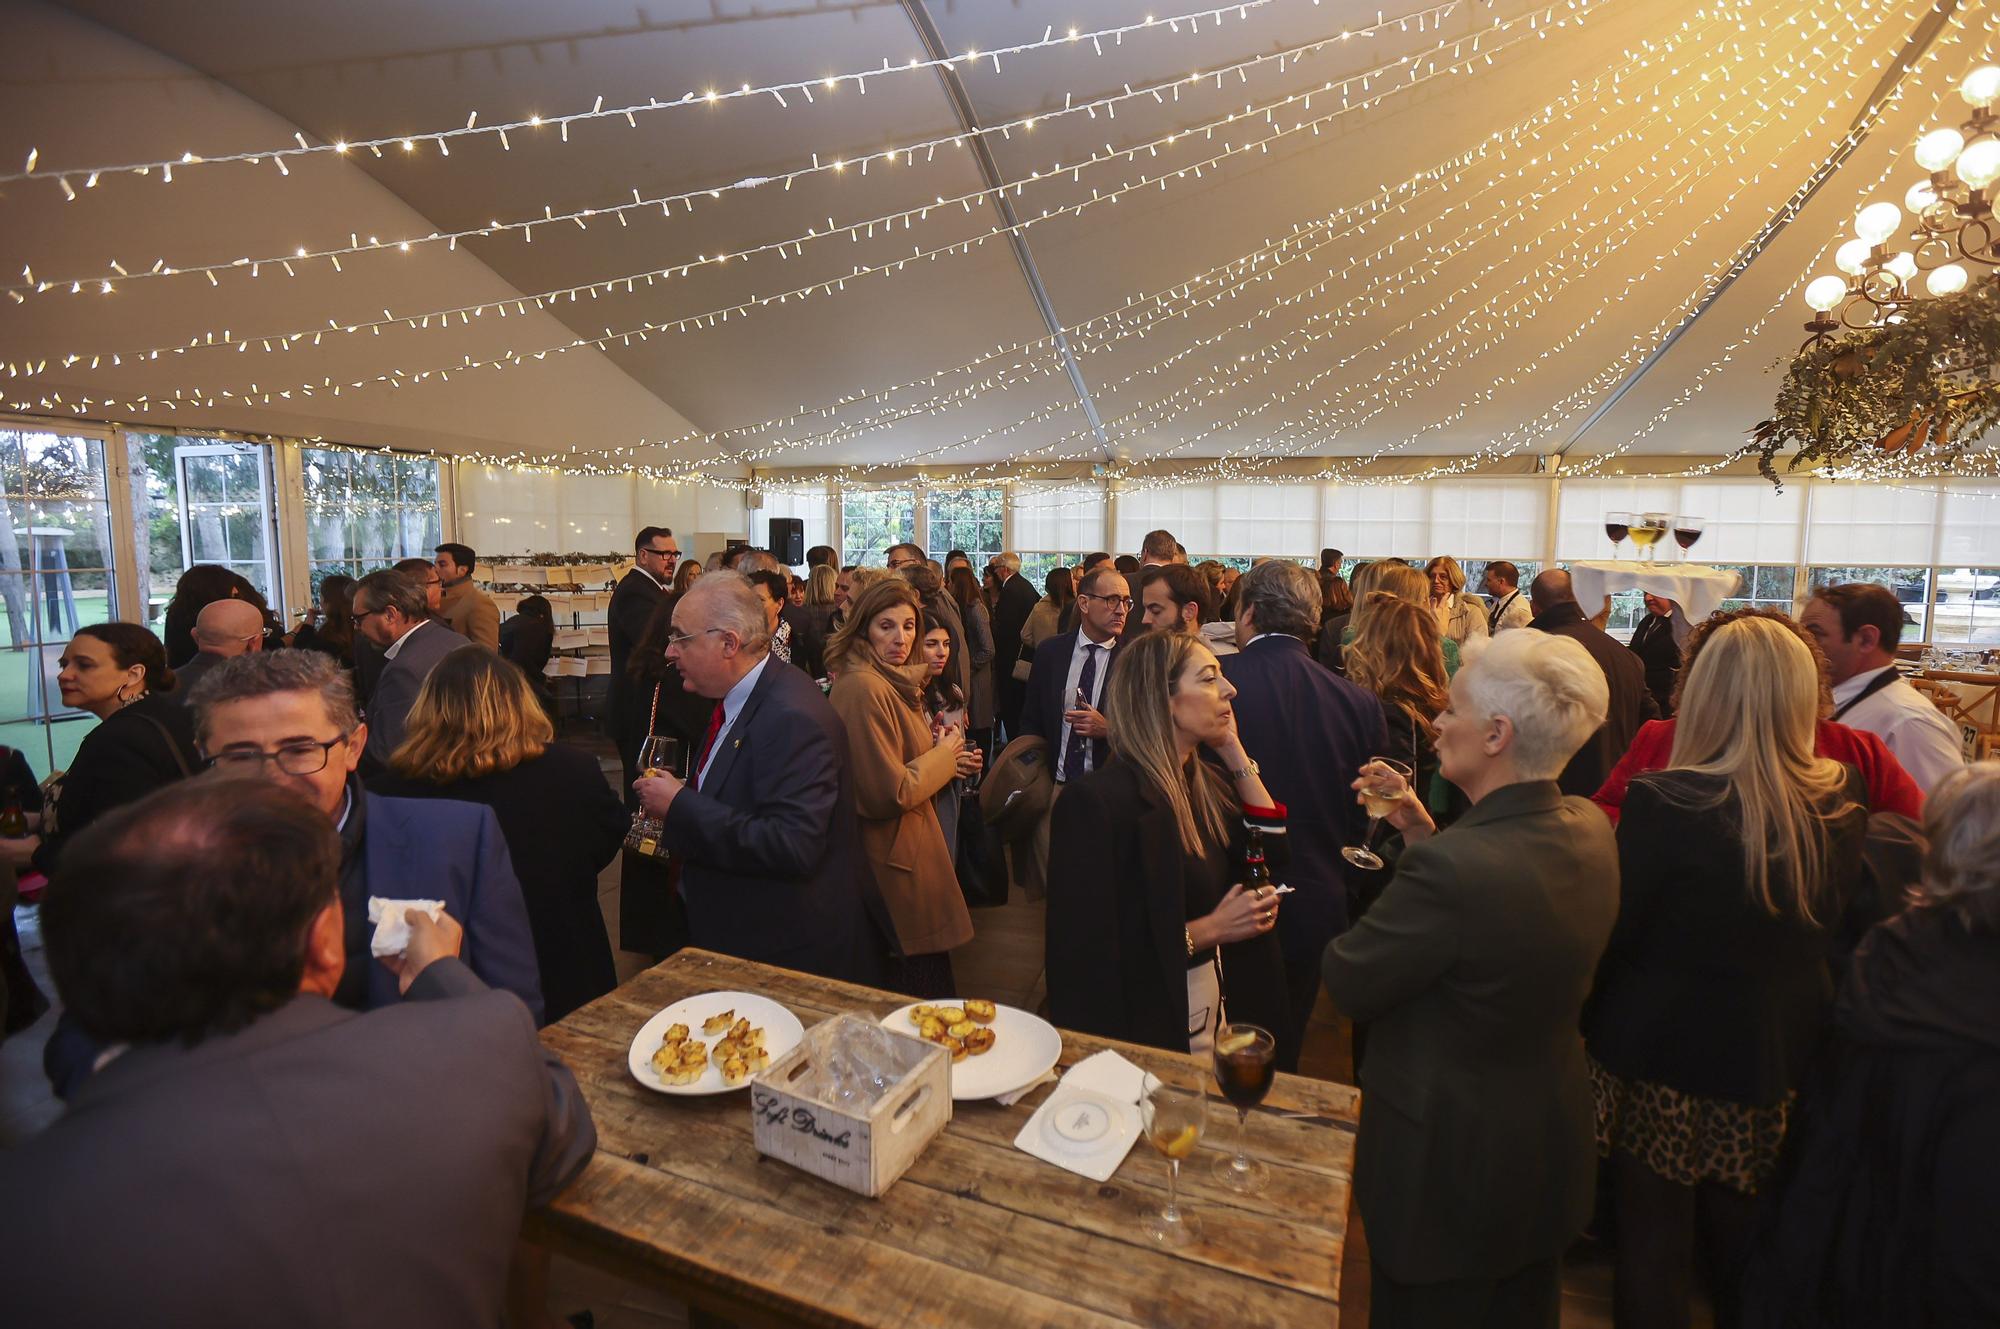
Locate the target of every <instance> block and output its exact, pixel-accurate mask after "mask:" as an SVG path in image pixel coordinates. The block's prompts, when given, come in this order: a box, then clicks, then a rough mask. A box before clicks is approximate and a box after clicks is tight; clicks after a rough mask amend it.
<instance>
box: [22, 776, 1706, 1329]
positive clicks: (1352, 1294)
mask: <svg viewBox="0 0 2000 1329" xmlns="http://www.w3.org/2000/svg"><path fill="white" fill-rule="evenodd" d="M606 755H608V754H606ZM605 764H606V766H607V771H606V775H607V778H609V779H610V780H612V781H613V782H614V783H615V782H616V780H617V778H618V770H617V764H616V761H615V759H610V760H608V761H606V763H605ZM618 877H619V867H618V864H616V863H613V864H612V866H611V867H610V868H608V869H607V870H606V871H605V873H604V874H603V876H602V877H601V878H600V879H599V902H600V904H601V905H602V906H603V908H604V912H605V919H606V922H607V924H608V926H609V927H610V929H611V934H612V937H613V938H614V940H615V939H616V937H617V927H618ZM17 919H18V921H19V923H20V925H21V928H22V943H23V948H24V951H25V953H26V955H27V958H28V963H29V965H30V967H31V968H33V969H34V970H35V972H36V974H37V976H38V978H39V979H41V981H42V982H43V985H44V988H45V990H48V991H50V992H51V993H53V988H52V987H50V986H49V985H48V983H47V971H46V968H45V967H44V965H43V963H42V955H41V949H40V944H39V941H40V939H39V934H38V932H37V930H36V928H35V920H34V915H33V912H32V911H30V910H22V911H20V913H19V914H18V915H17ZM973 925H974V928H975V930H976V933H977V935H976V936H975V937H974V939H973V941H972V942H971V943H970V944H969V945H967V946H965V947H964V948H962V949H961V950H959V951H957V952H954V953H953V956H952V963H953V966H954V968H955V969H956V971H957V974H958V977H959V985H960V987H961V988H963V989H964V990H966V991H968V992H977V993H979V994H983V995H988V996H991V997H992V998H994V999H995V1000H997V1001H1001V1002H1004V1003H1006V1004H1008V1005H1013V1006H1020V1007H1023V1008H1025V1009H1028V1010H1033V1009H1035V1006H1036V1004H1037V1003H1038V1002H1039V1001H1040V1000H1041V998H1042V996H1043V993H1044V985H1043V981H1042V926H1043V907H1042V905H1041V904H1040V903H1039V902H1035V901H1029V900H1024V899H1018V898H1017V899H1015V900H1013V901H1011V902H1010V903H1009V904H1007V905H1006V906H1004V907H1002V908H998V909H982V910H977V911H975V912H974V914H973ZM646 963H647V960H646V958H645V957H643V956H638V955H632V954H629V953H626V952H623V951H621V952H619V953H618V973H619V977H620V979H621V980H623V979H627V978H630V977H631V976H632V975H633V974H636V973H638V972H639V971H640V970H641V969H643V968H644V967H645V966H646ZM54 1022H55V1015H54V1013H53V1012H51V1013H50V1014H48V1015H46V1016H44V1017H43V1018H42V1020H41V1021H40V1022H39V1023H38V1024H37V1025H35V1026H34V1027H33V1028H30V1029H29V1030H27V1031H26V1032H24V1033H22V1034H19V1035H16V1036H15V1037H13V1038H10V1039H8V1040H6V1042H5V1043H0V1148H4V1147H5V1146H6V1145H7V1144H9V1143H11V1142H12V1141H14V1140H18V1139H20V1138H23V1137H24V1136H27V1135H30V1134H33V1133H34V1132H35V1131H37V1130H40V1129H41V1128H42V1127H43V1126H45V1125H47V1124H48V1123H49V1122H50V1121H52V1120H54V1119H55V1117H56V1116H57V1115H58V1113H59V1112H60V1105H59V1104H58V1103H57V1102H56V1100H55V1099H54V1098H53V1097H52V1096H51V1095H50V1093H49V1090H48V1083H47V1081H46V1080H45V1079H44V1078H43V1076H42V1069H41V1050H42V1044H43V1043H44V1042H46V1041H47V1038H48V1032H49V1029H50V1028H51V1027H53V1025H54ZM1301 1070H1302V1071H1303V1072H1304V1073H1306V1074H1308V1075H1316V1076H1319V1077H1320V1078H1323V1079H1329V1080H1337V1081H1341V1082H1343V1083H1351V1081H1352V1069H1351V1063H1350V1061H1349V1056H1348V1036H1347V1029H1346V1026H1345V1024H1344V1022H1343V1021H1341V1020H1340V1018H1339V1017H1338V1015H1337V1014H1335V1012H1334V1011H1333V1009H1332V1008H1331V1006H1330V1005H1329V1004H1328V1003H1327V1002H1326V1000H1325V998H1324V997H1323V996H1322V998H1321V1001H1320V1006H1319V1009H1318V1010H1317V1011H1315V1012H1314V1017H1313V1024H1312V1028H1311V1031H1310V1032H1309V1033H1308V1035H1307V1039H1306V1046H1305V1051H1304V1054H1303V1057H1302V1059H1301ZM1341 1283H1342V1293H1343V1295H1342V1302H1343V1307H1344V1313H1343V1315H1342V1317H1341V1318H1342V1320H1343V1322H1344V1323H1345V1324H1347V1325H1366V1324H1367V1323H1368V1309H1367V1308H1368V1248H1367V1239H1366V1235H1365V1233H1363V1232H1362V1231H1361V1228H1360V1221H1359V1218H1358V1216H1357V1217H1356V1218H1355V1220H1354V1227H1353V1230H1352V1238H1351V1240H1350V1241H1349V1243H1348V1250H1347V1259H1346V1262H1345V1264H1344V1266H1343V1269H1342V1273H1341ZM1610 1297H1611V1274H1610V1269H1609V1267H1608V1266H1607V1265H1605V1264H1604V1263H1602V1262H1601V1261H1598V1260H1590V1259H1585V1260H1572V1262H1571V1263H1570V1265H1569V1266H1568V1267H1567V1268H1566V1270H1565V1273H1564V1278H1563V1317H1562V1323H1563V1325H1564V1326H1565V1329H1598V1327H1599V1326H1609V1325H1610V1323H1611V1300H1610ZM585 1310H588V1311H589V1312H590V1313H591V1316H592V1318H593V1321H594V1325H595V1329H680V1327H681V1326H686V1325H688V1324H689V1316H688V1311H687V1308H686V1306H685V1305H683V1304H682V1303H680V1302H678V1301H676V1300H675V1299H674V1298H672V1297H671V1296H668V1295H666V1294H664V1293H660V1292H656V1291H653V1290H651V1289H648V1288H643V1287H639V1286H635V1285H633V1284H631V1283H627V1282H625V1281H623V1280H621V1279H617V1278H613V1277H610V1276H609V1275H606V1274H602V1273H599V1272H597V1271H595V1270H592V1269H589V1268H586V1267H584V1266H582V1265H579V1264H576V1263H574V1262H572V1261H568V1260H560V1259H559V1260H557V1261H555V1262H554V1266H553V1268H552V1271H551V1278H550V1295H549V1311H550V1312H551V1314H552V1316H553V1317H555V1320H554V1322H556V1323H560V1322H561V1321H562V1320H563V1319H565V1318H566V1317H568V1316H570V1315H572V1314H574V1313H576V1312H580V1311H585ZM1706 1324H1707V1317H1706V1315H1705V1314H1703V1315H1698V1317H1697V1320H1696V1326H1697V1329H1699V1327H1700V1326H1705V1325H1706Z"/></svg>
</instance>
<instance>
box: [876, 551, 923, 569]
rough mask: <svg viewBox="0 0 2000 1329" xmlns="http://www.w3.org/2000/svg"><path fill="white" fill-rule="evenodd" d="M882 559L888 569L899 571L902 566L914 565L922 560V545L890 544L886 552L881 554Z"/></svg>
mask: <svg viewBox="0 0 2000 1329" xmlns="http://www.w3.org/2000/svg"><path fill="white" fill-rule="evenodd" d="M882 561H883V562H885V563H887V564H888V565H889V571H891V572H900V571H902V570H903V569H904V568H907V567H914V566H915V565H916V564H919V563H922V562H923V561H924V547H923V546H922V545H912V544H900V545H890V546H889V550H888V552H887V553H885V554H884V555H883V556H882Z"/></svg>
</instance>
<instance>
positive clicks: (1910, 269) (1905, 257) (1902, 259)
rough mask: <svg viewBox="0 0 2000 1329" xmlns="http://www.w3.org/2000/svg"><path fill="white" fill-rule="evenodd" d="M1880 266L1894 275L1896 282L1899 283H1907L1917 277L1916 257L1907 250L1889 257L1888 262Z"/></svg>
mask: <svg viewBox="0 0 2000 1329" xmlns="http://www.w3.org/2000/svg"><path fill="white" fill-rule="evenodd" d="M1882 266H1883V267H1884V268H1885V269H1887V270H1888V271H1890V272H1893V273H1895V274H1896V276H1897V278H1898V280H1901V281H1908V280H1910V278H1912V277H1914V276H1916V275H1917V260H1916V257H1915V256H1914V255H1913V254H1911V253H1910V252H1909V251H1908V250H1901V251H1899V252H1897V253H1895V254H1892V255H1890V256H1889V261H1888V262H1887V263H1884V264H1883V265H1882Z"/></svg>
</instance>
